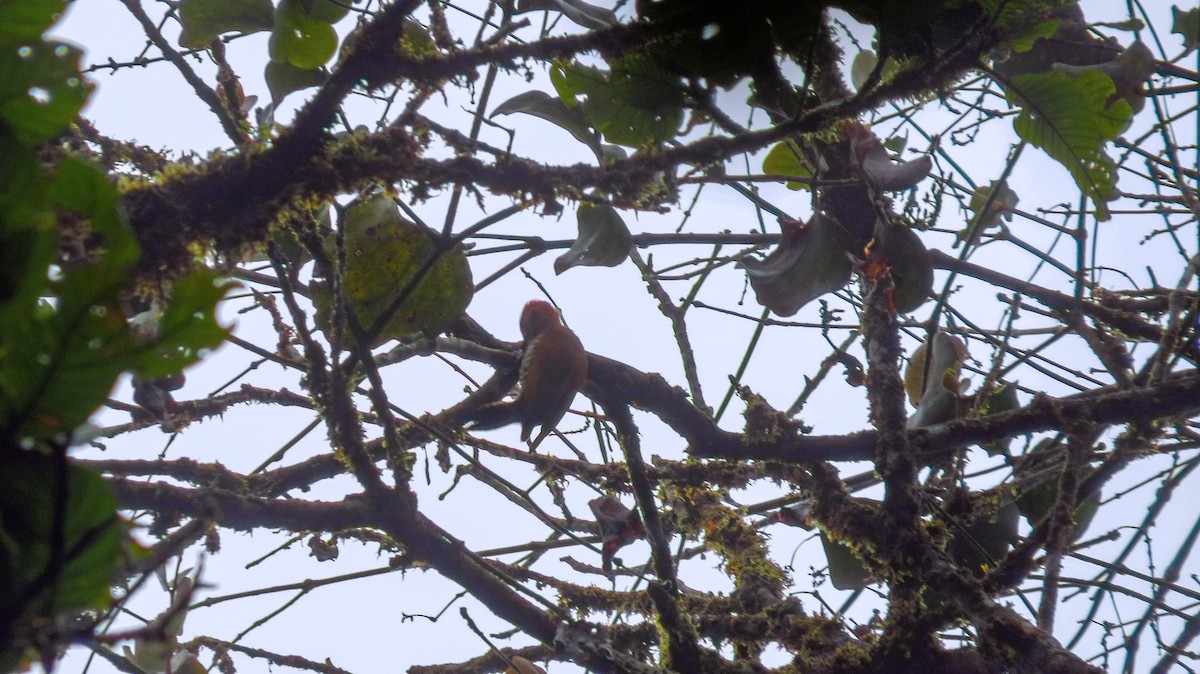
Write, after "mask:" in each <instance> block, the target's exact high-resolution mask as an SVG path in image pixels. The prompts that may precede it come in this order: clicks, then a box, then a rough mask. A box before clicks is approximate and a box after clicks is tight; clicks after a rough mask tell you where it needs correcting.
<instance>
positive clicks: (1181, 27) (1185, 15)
mask: <svg viewBox="0 0 1200 674" xmlns="http://www.w3.org/2000/svg"><path fill="white" fill-rule="evenodd" d="M1171 17H1172V18H1173V19H1174V21H1173V23H1172V24H1171V32H1172V33H1175V34H1176V35H1179V36H1180V37H1182V38H1183V54H1182V55H1183V56H1186V55H1188V54H1190V53H1192V52H1193V51H1194V50H1195V49H1196V44H1197V42H1200V7H1197V8H1195V9H1189V10H1187V11H1186V12H1185V11H1183V10H1181V9H1179V7H1177V6H1175V5H1171Z"/></svg>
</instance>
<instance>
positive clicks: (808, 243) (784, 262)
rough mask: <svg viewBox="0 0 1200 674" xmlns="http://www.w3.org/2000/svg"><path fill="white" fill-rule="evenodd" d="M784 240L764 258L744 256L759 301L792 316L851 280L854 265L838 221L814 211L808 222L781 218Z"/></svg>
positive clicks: (781, 313)
mask: <svg viewBox="0 0 1200 674" xmlns="http://www.w3.org/2000/svg"><path fill="white" fill-rule="evenodd" d="M780 226H781V227H782V228H783V240H782V241H780V242H779V245H778V246H777V247H776V248H775V250H773V251H771V252H770V253H769V254H768V255H767V256H766V257H765V258H763V259H761V260H760V259H758V258H752V257H744V258H742V259H741V261H740V262H738V266H740V267H743V268H745V270H746V273H747V274H748V275H749V277H750V285H751V286H752V287H753V288H754V295H755V297H756V298H757V299H758V303H759V304H761V305H763V306H764V307H767V308H768V309H770V310H771V311H774V312H775V313H776V314H779V315H780V316H791V315H793V314H795V313H796V312H797V311H799V310H800V308H801V307H803V306H804V305H805V304H808V303H809V302H811V301H812V300H814V299H816V298H818V297H820V296H821V295H824V294H825V293H829V292H833V291H834V290H838V289H839V288H841V287H842V286H844V285H846V283H847V282H848V281H849V280H850V274H851V271H852V266H851V263H850V258H849V257H848V256H847V255H846V247H845V245H844V244H843V243H842V241H841V237H840V236H839V232H838V231H837V224H836V223H835V222H834V221H833V220H830V219H829V218H826V217H824V216H822V215H819V214H818V215H815V216H813V219H812V220H811V221H809V222H808V224H805V223H803V222H800V221H796V220H789V221H785V220H782V219H781V220H780Z"/></svg>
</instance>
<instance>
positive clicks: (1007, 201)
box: [957, 180, 1020, 244]
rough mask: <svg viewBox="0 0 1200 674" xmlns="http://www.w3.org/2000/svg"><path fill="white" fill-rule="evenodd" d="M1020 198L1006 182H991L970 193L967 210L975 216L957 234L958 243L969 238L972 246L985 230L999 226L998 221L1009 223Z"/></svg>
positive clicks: (977, 241)
mask: <svg viewBox="0 0 1200 674" xmlns="http://www.w3.org/2000/svg"><path fill="white" fill-rule="evenodd" d="M1019 201H1020V198H1019V197H1018V196H1017V193H1016V192H1014V191H1013V190H1012V189H1011V188H1010V187H1009V186H1008V183H1007V182H1006V181H1003V180H1001V181H999V182H997V181H995V180H993V181H992V182H991V184H990V185H988V186H987V187H981V188H979V189H977V190H974V191H973V192H971V201H970V202H968V204H967V208H968V209H970V211H971V212H972V213H974V214H975V216H974V217H973V218H971V222H969V223H967V226H966V227H964V228H963V229H962V230H960V231H959V232H958V234H957V237H958V241H963V240H965V239H967V237H970V241H971V243H972V244H976V243H979V237H980V236H981V235H982V234H983V233H984V232H985V231H987V230H989V229H992V228H994V227H999V226H1000V220H1001V218H1003V219H1004V220H1008V221H1011V220H1012V216H1013V210H1014V209H1015V208H1016V207H1017V202H1019Z"/></svg>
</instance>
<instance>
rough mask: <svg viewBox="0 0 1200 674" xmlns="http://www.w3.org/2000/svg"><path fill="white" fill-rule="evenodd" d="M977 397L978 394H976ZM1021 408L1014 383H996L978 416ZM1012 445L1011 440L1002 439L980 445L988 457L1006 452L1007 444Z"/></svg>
mask: <svg viewBox="0 0 1200 674" xmlns="http://www.w3.org/2000/svg"><path fill="white" fill-rule="evenodd" d="M977 395H978V394H977ZM1019 407H1021V400H1020V399H1019V398H1017V384H1016V382H1013V383H1011V384H1010V383H1007V382H1003V381H1000V382H996V388H995V389H992V391H991V393H990V394H989V395H988V396H987V398H986V399H985V400H984V401H983V405H982V406H981V408H980V410H979V412H980V416H985V417H986V416H990V415H992V414H1000V413H1001V412H1010V411H1012V410H1015V409H1018V408H1019ZM1011 443H1012V438H1011V437H1007V438H1002V439H1000V440H995V441H993V442H985V443H983V444H981V445H980V447H983V449H984V451H986V452H987V453H988V455H990V456H997V455H999V454H1004V453H1005V452H1007V451H1008V446H1009V444H1011Z"/></svg>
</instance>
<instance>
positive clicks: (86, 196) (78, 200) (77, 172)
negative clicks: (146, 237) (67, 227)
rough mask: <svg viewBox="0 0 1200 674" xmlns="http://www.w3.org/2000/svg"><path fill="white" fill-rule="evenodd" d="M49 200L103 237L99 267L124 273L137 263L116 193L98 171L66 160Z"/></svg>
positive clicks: (134, 245) (79, 161)
mask: <svg viewBox="0 0 1200 674" xmlns="http://www.w3.org/2000/svg"><path fill="white" fill-rule="evenodd" d="M51 196H52V197H53V198H54V202H55V204H56V205H57V206H59V207H60V208H66V209H69V210H72V211H75V212H76V213H78V214H79V215H82V216H84V217H86V218H88V220H89V222H90V224H91V228H92V230H93V231H95V232H98V233H100V234H102V235H103V236H104V256H103V257H102V258H101V260H102V263H103V264H106V265H112V266H114V267H117V268H120V269H124V268H126V267H128V266H129V265H131V264H133V263H134V262H135V261H136V260H137V258H138V255H139V251H138V245H137V240H136V239H135V238H134V236H133V230H131V229H130V228H129V225H128V224H127V223H126V222H125V218H124V217H123V215H122V213H121V210H120V207H119V205H118V195H117V189H116V187H115V186H114V185H113V184H112V183H111V182H109V180H108V178H107V177H105V175H104V174H103V173H102V172H101V171H100V170H99V169H98V168H96V167H95V166H93V165H92V164H90V163H88V162H87V161H84V160H82V159H79V158H77V157H67V158H66V159H64V160H63V161H62V162H61V163H60V164H59V166H58V171H57V173H56V174H55V178H54V183H53V184H52V185H51Z"/></svg>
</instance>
